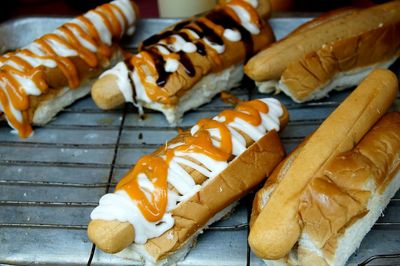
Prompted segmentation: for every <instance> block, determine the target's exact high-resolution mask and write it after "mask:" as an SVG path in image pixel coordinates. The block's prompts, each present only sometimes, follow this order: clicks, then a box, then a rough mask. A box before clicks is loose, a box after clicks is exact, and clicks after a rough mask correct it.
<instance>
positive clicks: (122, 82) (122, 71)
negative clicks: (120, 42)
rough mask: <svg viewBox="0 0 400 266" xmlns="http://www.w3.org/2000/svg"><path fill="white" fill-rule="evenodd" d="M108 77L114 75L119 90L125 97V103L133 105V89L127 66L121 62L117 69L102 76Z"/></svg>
mask: <svg viewBox="0 0 400 266" xmlns="http://www.w3.org/2000/svg"><path fill="white" fill-rule="evenodd" d="M106 75H114V76H115V77H116V79H117V86H118V89H119V90H120V91H121V93H122V95H123V96H124V99H125V102H130V103H133V102H134V101H133V89H132V84H131V81H130V79H129V70H128V68H127V66H126V64H125V63H124V62H119V63H118V64H117V65H116V66H115V67H113V68H111V69H109V70H107V71H105V72H104V73H103V74H101V76H100V78H102V77H104V76H106Z"/></svg>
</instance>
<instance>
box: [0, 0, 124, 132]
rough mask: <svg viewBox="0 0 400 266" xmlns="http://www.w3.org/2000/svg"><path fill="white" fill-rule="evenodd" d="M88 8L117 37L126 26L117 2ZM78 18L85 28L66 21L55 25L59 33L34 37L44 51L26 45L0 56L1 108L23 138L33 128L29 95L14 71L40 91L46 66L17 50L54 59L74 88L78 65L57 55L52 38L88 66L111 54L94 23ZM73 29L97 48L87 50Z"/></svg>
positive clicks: (44, 84) (45, 84)
mask: <svg viewBox="0 0 400 266" xmlns="http://www.w3.org/2000/svg"><path fill="white" fill-rule="evenodd" d="M91 12H94V13H96V14H97V15H98V16H99V17H100V18H101V20H102V22H103V23H104V25H105V26H106V27H107V29H108V30H109V32H110V33H111V35H112V37H113V38H119V37H120V36H121V35H122V33H123V28H125V29H127V28H128V27H129V23H128V19H127V18H126V16H125V14H124V13H123V12H122V10H121V9H120V8H119V7H118V6H116V5H113V4H105V5H103V6H100V7H98V8H96V9H94V10H92V11H91ZM116 13H119V15H120V17H122V18H123V23H124V25H121V24H120V21H119V20H118V17H117V15H116ZM77 20H79V21H80V22H81V23H82V24H83V25H84V28H83V27H82V26H80V25H78V24H75V23H72V22H69V23H66V24H64V25H62V26H61V27H59V28H58V30H59V32H61V33H62V35H59V34H56V33H49V34H46V35H44V36H42V37H41V38H39V39H37V40H35V41H34V42H35V43H36V44H37V45H38V47H40V50H41V51H42V52H43V54H44V55H38V54H35V53H33V52H32V51H29V50H27V49H22V50H17V51H16V52H14V53H9V54H7V55H6V56H3V57H1V58H0V62H1V63H3V66H2V67H1V69H0V84H1V86H0V104H1V106H2V107H3V109H4V113H5V115H6V117H7V119H8V121H9V123H10V124H11V125H12V127H14V128H15V129H16V130H17V131H18V134H19V136H20V137H22V138H26V137H28V136H29V135H30V134H31V132H32V128H31V125H30V119H31V118H30V117H29V108H30V105H29V95H28V94H27V92H26V91H25V89H24V87H23V85H22V84H21V83H20V82H19V81H18V80H17V79H16V78H15V77H14V75H17V76H20V77H23V78H25V79H30V80H32V82H33V83H34V84H35V85H36V87H37V88H38V89H39V90H40V92H41V93H43V92H45V91H46V90H47V89H48V84H47V82H46V74H45V71H46V67H45V66H42V65H39V66H36V67H33V66H31V64H30V63H29V62H27V61H26V60H24V59H22V58H20V57H18V56H17V55H16V54H21V55H25V56H28V57H31V58H33V59H35V58H36V59H39V60H52V61H54V62H55V63H56V67H57V68H58V69H59V70H60V71H61V72H62V74H63V75H64V77H65V78H66V80H67V82H68V86H69V87H70V88H71V89H74V88H77V87H78V86H79V85H80V82H81V81H80V79H81V77H80V76H79V71H78V69H77V66H76V65H75V63H74V61H73V60H72V56H60V55H58V54H57V52H56V51H55V49H54V48H53V47H52V45H51V44H50V42H51V41H53V42H55V43H57V44H59V45H60V46H61V47H65V48H66V49H68V50H74V51H76V54H77V56H76V57H78V58H80V59H81V60H83V61H84V62H85V63H86V64H87V65H88V66H89V67H90V68H96V67H97V66H98V65H99V63H100V62H99V61H100V59H101V58H104V57H105V58H110V57H111V55H112V49H111V47H109V46H108V45H107V44H105V43H103V42H102V40H101V38H100V35H99V32H97V30H96V28H95V26H94V25H93V23H92V22H91V21H90V20H89V19H88V18H86V17H84V16H80V17H78V18H77ZM73 31H75V32H77V33H78V34H79V37H80V38H82V39H84V40H85V41H87V42H88V43H89V44H90V45H92V46H93V47H95V48H96V52H93V51H90V50H89V49H88V48H86V47H85V46H84V45H82V44H81V42H80V41H79V39H78V37H77V36H76V35H75V33H74V32H73ZM7 62H12V63H13V64H7ZM15 64H16V65H17V67H16V66H15ZM13 110H14V111H13ZM15 112H21V114H22V115H21V117H19V118H17V117H16V116H15Z"/></svg>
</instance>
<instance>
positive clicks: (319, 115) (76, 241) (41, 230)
mask: <svg viewBox="0 0 400 266" xmlns="http://www.w3.org/2000/svg"><path fill="white" fill-rule="evenodd" d="M66 20H68V18H39V17H36V18H35V17H30V18H20V19H16V20H11V21H8V22H5V23H3V24H0V35H1V36H2V37H3V38H1V39H0V47H2V48H3V49H6V50H10V49H15V48H18V47H22V46H24V45H26V44H27V43H29V42H30V41H31V40H32V39H34V37H36V36H39V35H42V34H43V33H45V32H48V31H50V30H52V29H54V28H55V27H56V26H58V25H60V24H61V23H63V22H65V21H66ZM307 20H308V18H274V19H272V21H271V22H272V26H273V28H274V30H275V33H276V35H277V37H278V38H281V37H282V36H284V35H285V34H286V33H288V32H289V31H291V30H292V29H293V28H295V27H296V26H298V25H300V24H301V23H304V22H305V21H307ZM175 21H176V20H170V19H168V20H160V19H145V20H142V21H141V22H140V23H139V26H138V32H137V34H136V35H135V37H134V38H133V39H126V40H124V43H123V44H124V46H125V47H126V48H130V49H135V47H137V44H138V42H139V41H140V40H142V39H144V38H145V37H147V36H148V35H150V34H152V33H154V32H158V31H159V30H161V29H162V28H164V27H165V26H167V25H170V24H171V23H174V22H175ZM233 92H234V93H235V94H236V95H238V96H239V97H240V98H241V99H243V100H247V99H254V98H261V97H268V96H266V95H262V94H259V93H257V92H256V91H255V90H248V89H246V88H245V87H242V88H237V89H235V90H234V91H233ZM347 95H348V92H340V93H334V94H333V95H332V97H330V98H326V99H322V100H321V101H316V102H311V103H307V104H297V103H294V102H292V101H291V100H290V99H289V98H287V97H286V96H284V95H277V96H276V97H277V98H278V99H279V100H281V101H282V102H283V103H285V104H286V106H287V108H288V110H289V113H290V116H291V122H290V124H289V125H288V126H287V128H286V129H285V131H284V132H282V133H281V137H282V140H283V143H284V145H285V148H286V150H287V151H288V152H289V151H290V150H292V149H293V148H294V147H295V146H296V145H297V144H298V143H299V142H300V141H301V140H302V139H303V138H304V137H305V136H306V135H308V134H310V133H311V132H313V131H314V130H315V129H316V128H317V127H318V126H319V125H320V124H321V123H322V121H323V120H324V119H325V118H326V116H328V115H329V114H330V113H331V112H332V111H333V110H334V109H335V108H336V106H337V105H338V104H339V103H340V102H341V101H342V100H343V99H344V98H345V97H346V96H347ZM399 106H400V100H399V99H398V100H397V108H399ZM227 107H229V105H227V104H226V103H224V102H223V101H221V100H220V99H218V98H216V99H214V100H213V101H212V102H211V103H210V104H207V105H204V106H201V107H199V108H197V109H196V110H194V111H192V112H189V113H188V114H187V115H186V116H185V118H184V119H183V121H182V123H180V125H179V126H178V127H169V125H168V124H167V123H166V121H165V119H164V117H163V115H162V114H160V113H157V112H154V111H150V110H149V111H147V113H146V119H145V120H140V119H139V116H138V114H137V111H136V110H135V109H134V108H133V107H132V106H125V107H124V108H121V109H117V110H113V111H107V112H104V111H102V110H99V109H98V108H97V107H96V106H95V104H94V103H93V101H92V100H91V99H90V98H89V97H87V98H85V99H83V100H80V101H78V102H77V103H75V104H73V105H71V106H70V107H68V108H66V109H65V110H64V111H63V112H62V113H61V114H59V115H58V116H57V118H56V119H55V120H54V121H52V122H51V123H50V124H49V125H46V126H45V127H41V128H36V129H35V134H34V136H32V137H31V138H28V139H24V140H21V139H19V138H18V136H16V135H12V134H10V133H9V131H10V129H9V128H8V127H7V125H6V123H5V122H4V121H1V122H0V263H4V264H32V263H38V264H44V265H55V264H57V265H60V264H62V265H67V264H79V265H82V264H88V265H90V264H93V265H97V264H99V265H132V262H130V261H126V260H123V259H121V258H118V257H116V256H113V255H109V254H105V253H103V252H101V251H99V250H98V249H96V247H95V246H94V245H92V244H91V243H90V241H89V240H88V239H87V236H86V228H87V224H88V222H89V215H90V212H91V210H92V209H93V208H94V207H95V206H97V203H98V200H99V198H100V197H101V196H102V195H104V194H105V193H106V192H108V191H112V190H113V189H114V187H115V185H116V183H117V182H118V180H119V179H120V178H121V177H122V175H123V174H124V173H125V172H126V171H127V170H128V169H129V168H130V167H131V166H132V165H133V164H134V163H135V161H136V160H137V158H139V157H140V156H141V155H143V154H148V153H149V152H151V151H152V150H154V149H155V148H157V147H158V146H159V145H162V144H164V143H165V141H167V140H169V139H171V138H172V137H173V136H175V135H176V131H177V130H178V128H188V127H190V126H192V125H193V123H194V122H195V121H197V120H198V119H200V118H202V117H210V116H214V115H215V114H216V113H218V112H220V111H221V110H223V109H225V108H227ZM252 198H253V195H249V196H247V197H245V198H244V199H243V200H241V203H240V204H239V206H238V207H237V208H236V211H235V212H234V213H232V214H231V216H230V218H229V219H225V220H223V221H220V222H218V223H216V224H214V225H211V226H210V227H209V229H208V230H207V232H206V233H205V234H202V235H201V236H200V237H199V240H198V242H197V245H196V248H194V249H193V250H192V251H191V252H190V254H189V255H188V256H187V258H186V259H185V260H184V261H183V262H181V263H179V264H178V265H180V266H185V265H222V264H223V265H264V263H263V262H262V261H261V260H260V259H259V258H257V257H255V255H254V254H253V253H252V252H251V251H250V249H249V246H248V244H247V235H248V222H249V216H250V211H251V202H252ZM399 202H400V193H397V195H396V196H395V197H394V198H393V199H392V200H391V202H390V204H389V206H388V208H387V209H386V210H385V212H384V216H382V217H381V218H380V219H379V221H378V222H377V223H376V224H375V226H374V228H373V229H372V231H371V232H370V233H369V234H368V235H367V237H366V239H365V240H364V241H363V243H362V245H361V247H360V249H359V250H358V251H357V253H356V254H355V255H354V256H353V257H352V258H351V259H350V264H354V265H356V264H357V263H360V261H363V260H365V261H364V262H363V263H364V264H362V265H365V264H367V263H369V262H370V261H372V260H374V259H377V258H378V257H379V258H380V257H382V256H387V255H375V254H386V253H393V254H394V253H398V252H399V250H400V245H399V240H398V239H400V210H399V209H400V204H399ZM378 237H379V239H380V242H379V245H377V244H376V239H377V238H378ZM216 246H218V248H215V247H216ZM371 256H372V257H371ZM391 256H394V255H391ZM369 257H370V258H369ZM367 258H368V260H366V259H367Z"/></svg>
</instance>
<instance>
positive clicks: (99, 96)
mask: <svg viewBox="0 0 400 266" xmlns="http://www.w3.org/2000/svg"><path fill="white" fill-rule="evenodd" d="M91 94H92V98H93V101H94V102H95V103H96V105H97V106H98V107H99V108H101V109H103V110H111V109H114V108H117V107H118V106H121V105H123V104H124V103H125V98H124V95H123V94H122V93H121V91H120V90H119V89H118V81H117V77H116V76H115V75H105V76H104V77H101V78H99V79H98V80H96V82H95V83H94V84H93V86H92V91H91Z"/></svg>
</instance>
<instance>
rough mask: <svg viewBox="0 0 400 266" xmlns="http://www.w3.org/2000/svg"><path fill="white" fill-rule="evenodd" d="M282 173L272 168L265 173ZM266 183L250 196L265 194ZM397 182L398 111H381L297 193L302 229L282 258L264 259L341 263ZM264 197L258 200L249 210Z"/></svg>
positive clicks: (399, 156)
mask: <svg viewBox="0 0 400 266" xmlns="http://www.w3.org/2000/svg"><path fill="white" fill-rule="evenodd" d="M289 157H293V155H290V156H289ZM287 160H288V159H287ZM277 172H279V173H277ZM284 172H285V171H284V170H282V169H281V170H279V169H275V170H274V172H273V173H272V175H271V177H273V176H274V175H275V176H276V175H277V174H278V175H282V174H284ZM268 181H270V179H268ZM271 182H275V183H277V182H279V180H274V181H271ZM271 182H267V183H268V184H267V183H266V185H265V186H264V188H263V189H261V190H260V191H259V192H257V197H256V199H257V198H261V197H262V196H263V195H265V193H266V189H268V188H270V187H271ZM275 186H276V185H275ZM399 187H400V113H399V112H394V113H388V114H386V115H385V116H383V117H382V118H381V119H380V120H379V121H378V122H377V123H376V124H375V125H374V126H373V128H372V129H371V130H370V131H368V133H367V134H366V135H365V136H364V137H363V138H362V140H361V141H360V142H359V143H358V144H357V146H356V147H355V148H354V149H352V150H350V151H346V152H343V153H339V154H337V155H336V156H335V157H334V158H333V159H332V160H331V161H330V162H329V163H328V164H327V165H326V167H324V170H323V172H322V175H319V176H315V177H313V178H312V180H311V181H310V182H309V183H308V185H307V187H306V189H305V190H304V191H303V193H302V195H301V197H300V204H299V207H298V212H299V216H300V218H301V224H302V232H301V236H300V239H299V241H298V243H297V245H296V246H295V247H293V248H292V250H291V252H290V253H289V255H288V256H287V257H284V258H281V259H279V260H270V261H266V263H267V264H268V265H269V264H271V265H275V264H276V265H278V264H279V265H335V266H341V265H345V263H346V261H347V260H348V258H349V257H350V255H351V254H352V253H353V252H354V251H355V250H356V248H357V247H358V246H359V245H360V242H361V241H362V239H363V237H364V236H365V234H366V233H367V232H368V231H369V230H370V229H371V227H372V226H373V224H374V223H375V222H376V220H377V219H378V217H379V216H380V215H381V213H382V210H383V209H384V208H385V206H386V205H387V204H388V202H389V200H390V198H391V197H393V195H394V194H395V192H396V191H397V190H398V189H399ZM267 201H268V198H267V199H264V200H258V202H257V205H256V210H253V213H255V214H257V212H259V211H260V210H261V209H262V208H263V207H264V206H265V204H266V202H267ZM255 203H256V201H255ZM259 208H261V209H259ZM290 257H292V258H294V261H290V260H288V258H290Z"/></svg>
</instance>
